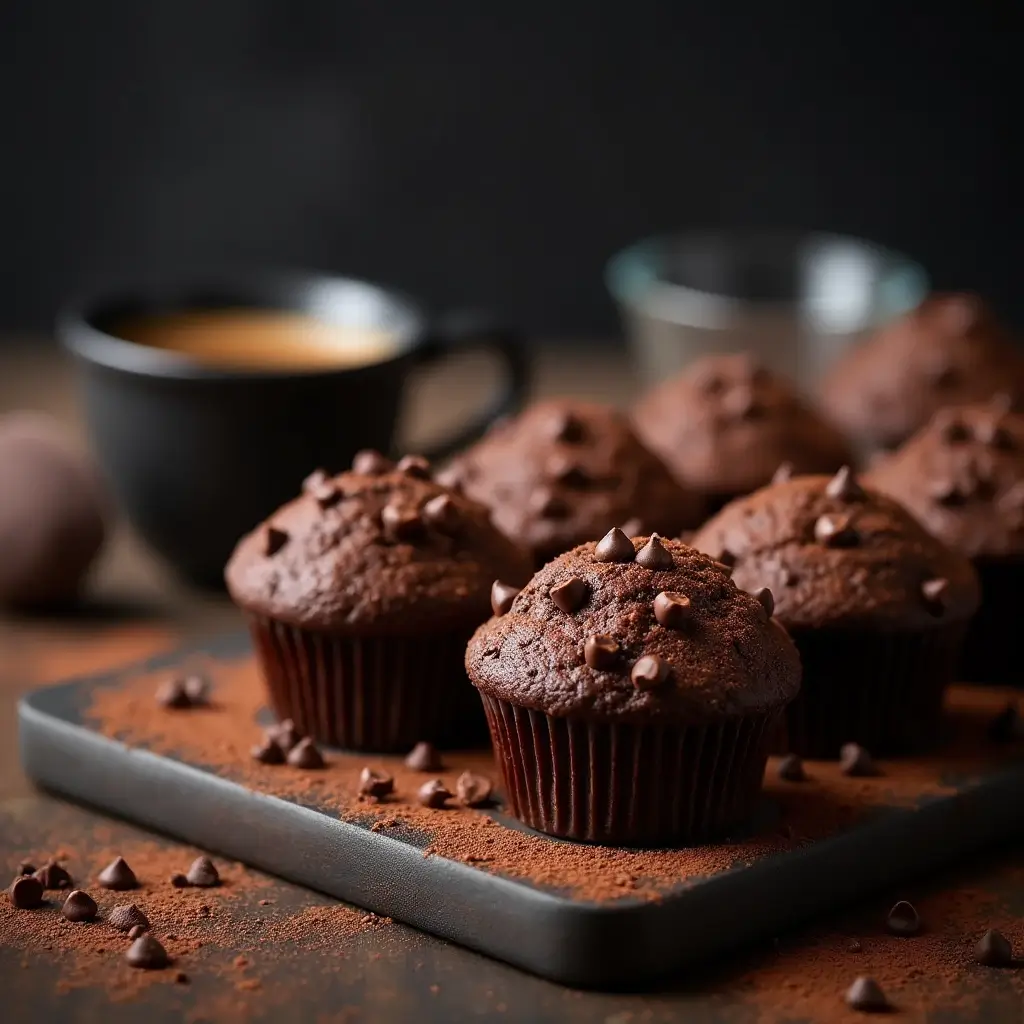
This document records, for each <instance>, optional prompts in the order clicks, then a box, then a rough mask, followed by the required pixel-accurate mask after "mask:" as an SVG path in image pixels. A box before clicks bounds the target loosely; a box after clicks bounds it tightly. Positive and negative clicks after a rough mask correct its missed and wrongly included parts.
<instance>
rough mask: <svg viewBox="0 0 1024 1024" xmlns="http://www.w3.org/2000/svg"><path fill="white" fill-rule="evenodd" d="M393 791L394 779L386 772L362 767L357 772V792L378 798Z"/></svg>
mask: <svg viewBox="0 0 1024 1024" xmlns="http://www.w3.org/2000/svg"><path fill="white" fill-rule="evenodd" d="M394 791H395V780H394V779H393V778H392V777H391V776H390V775H388V773H387V772H381V771H377V770H376V769H374V768H364V769H363V770H362V771H361V772H360V773H359V792H360V793H362V794H363V796H372V797H376V798H377V799H378V800H380V799H381V797H385V796H388V795H389V794H390V793H393V792H394Z"/></svg>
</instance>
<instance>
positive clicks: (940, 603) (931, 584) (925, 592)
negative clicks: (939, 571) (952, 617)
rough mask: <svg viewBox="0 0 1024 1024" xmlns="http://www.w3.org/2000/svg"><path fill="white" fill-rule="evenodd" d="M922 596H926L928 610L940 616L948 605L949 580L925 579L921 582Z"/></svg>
mask: <svg viewBox="0 0 1024 1024" xmlns="http://www.w3.org/2000/svg"><path fill="white" fill-rule="evenodd" d="M921 596H922V597H923V598H924V603H925V607H926V608H927V609H928V611H929V612H930V613H931V614H932V615H934V616H935V617H936V618H938V617H939V616H940V615H942V613H943V612H945V610H946V607H947V601H948V598H949V580H947V579H942V578H938V579H933V580H925V581H924V583H922V584H921Z"/></svg>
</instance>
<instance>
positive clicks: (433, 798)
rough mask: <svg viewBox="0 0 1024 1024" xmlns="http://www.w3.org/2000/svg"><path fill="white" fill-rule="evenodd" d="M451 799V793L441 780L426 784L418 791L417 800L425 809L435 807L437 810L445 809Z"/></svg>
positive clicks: (432, 780)
mask: <svg viewBox="0 0 1024 1024" xmlns="http://www.w3.org/2000/svg"><path fill="white" fill-rule="evenodd" d="M449 799H451V793H450V792H449V791H448V789H447V787H446V786H445V784H444V783H443V782H442V781H441V780H440V779H431V780H430V781H429V782H424V783H423V785H422V786H420V788H419V789H418V790H417V791H416V800H417V802H418V803H420V804H422V805H423V806H424V807H433V808H434V809H435V810H437V809H439V808H441V807H444V805H445V803H446V802H447V801H448V800H449Z"/></svg>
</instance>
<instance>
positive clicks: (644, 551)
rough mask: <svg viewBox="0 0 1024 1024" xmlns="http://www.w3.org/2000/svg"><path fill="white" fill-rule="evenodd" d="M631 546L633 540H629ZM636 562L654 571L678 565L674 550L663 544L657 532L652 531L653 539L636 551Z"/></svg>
mask: <svg viewBox="0 0 1024 1024" xmlns="http://www.w3.org/2000/svg"><path fill="white" fill-rule="evenodd" d="M623 536H625V534H623ZM629 546H630V547H632V546H633V542H632V541H630V542H629ZM636 564H637V565H639V566H642V567H643V568H644V569H650V570H651V571H652V572H660V571H662V570H664V569H674V568H675V567H676V563H675V561H674V559H673V558H672V552H671V551H669V550H668V548H666V547H665V545H664V544H662V542H661V538H660V537H659V536H658V535H657V534H656V533H652V534H651V539H650V540H649V541H648V542H647V543H646V544H645V545H644V546H643V547H642V548H641V549H640V550H639V551H638V552H637V553H636Z"/></svg>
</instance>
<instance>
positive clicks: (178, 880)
mask: <svg viewBox="0 0 1024 1024" xmlns="http://www.w3.org/2000/svg"><path fill="white" fill-rule="evenodd" d="M171 885H173V886H174V888H175V889H185V888H187V887H188V879H187V878H186V877H185V876H184V875H183V874H182V873H181V872H180V871H176V872H175V873H174V874H173V875H171Z"/></svg>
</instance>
